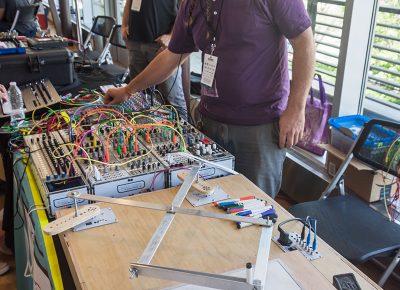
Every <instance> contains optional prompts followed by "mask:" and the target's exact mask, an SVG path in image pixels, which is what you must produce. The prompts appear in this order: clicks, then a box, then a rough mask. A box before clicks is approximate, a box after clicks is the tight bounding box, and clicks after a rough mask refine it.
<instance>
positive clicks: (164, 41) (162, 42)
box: [155, 34, 171, 53]
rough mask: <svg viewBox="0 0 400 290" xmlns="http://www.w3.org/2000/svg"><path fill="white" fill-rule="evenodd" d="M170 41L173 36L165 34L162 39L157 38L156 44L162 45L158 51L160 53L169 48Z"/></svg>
mask: <svg viewBox="0 0 400 290" xmlns="http://www.w3.org/2000/svg"><path fill="white" fill-rule="evenodd" d="M170 40H171V34H163V35H161V36H160V37H158V38H156V40H155V42H157V43H158V44H159V45H160V49H159V50H158V52H159V53H160V52H161V51H163V50H164V49H166V48H167V47H168V45H169V41H170Z"/></svg>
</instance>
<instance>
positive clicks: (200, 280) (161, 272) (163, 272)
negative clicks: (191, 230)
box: [69, 165, 273, 290]
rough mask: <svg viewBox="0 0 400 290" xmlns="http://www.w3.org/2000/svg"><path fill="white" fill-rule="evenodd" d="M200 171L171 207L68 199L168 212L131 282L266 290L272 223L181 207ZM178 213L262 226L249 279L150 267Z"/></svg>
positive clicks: (195, 170) (92, 198)
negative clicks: (151, 280)
mask: <svg viewBox="0 0 400 290" xmlns="http://www.w3.org/2000/svg"><path fill="white" fill-rule="evenodd" d="M201 167H202V165H197V166H193V168H192V170H191V171H190V173H189V174H188V176H187V178H186V179H185V180H184V182H183V184H182V185H181V187H180V189H179V191H178V193H177V194H176V196H175V198H174V199H173V201H172V204H171V205H170V206H166V205H161V204H154V203H146V202H140V201H132V200H127V199H120V198H109V197H102V196H95V195H88V194H80V193H75V192H72V193H70V194H69V196H70V197H72V198H74V199H85V200H90V201H97V202H107V203H112V204H119V205H125V206H133V207H140V208H146V209H152V210H160V211H165V212H166V213H165V216H164V218H163V220H162V221H161V223H160V225H159V226H158V228H157V230H156V231H155V232H154V234H153V236H152V238H151V239H150V241H149V243H148V244H147V247H146V248H145V250H144V252H143V254H142V256H141V257H140V258H139V261H138V262H137V263H131V265H130V268H129V272H130V276H131V278H135V277H136V278H137V277H139V276H150V277H155V278H158V279H166V280H173V281H177V282H182V283H187V284H194V285H198V286H205V287H211V288H217V289H229V290H247V289H248V290H250V289H256V290H262V289H264V284H265V279H266V276H267V265H268V257H269V250H270V245H271V239H272V230H273V227H272V225H273V224H272V221H271V220H269V219H267V220H264V219H256V218H251V217H241V216H232V215H227V214H219V213H213V212H208V211H204V210H196V209H189V208H183V207H181V204H182V202H183V201H184V199H185V197H186V195H187V193H188V192H189V189H190V188H191V186H192V184H193V182H194V181H195V180H196V179H197V176H198V174H199V170H200V168H201ZM177 213H179V214H186V215H193V216H198V217H207V218H215V219H222V220H229V221H235V222H247V223H253V224H257V225H261V226H262V229H261V236H260V241H259V247H258V254H257V259H256V265H255V267H254V270H253V266H252V265H251V264H250V263H247V264H246V265H243V266H244V267H246V269H247V278H246V279H245V278H237V277H231V276H226V275H220V274H212V273H204V272H196V271H190V270H184V269H176V268H167V267H161V266H154V265H150V262H151V260H152V259H153V257H154V255H155V253H156V251H157V249H158V247H159V246H160V244H161V242H162V240H163V238H164V236H165V234H166V233H167V231H168V229H169V227H170V225H171V224H172V221H173V220H174V218H175V214H177Z"/></svg>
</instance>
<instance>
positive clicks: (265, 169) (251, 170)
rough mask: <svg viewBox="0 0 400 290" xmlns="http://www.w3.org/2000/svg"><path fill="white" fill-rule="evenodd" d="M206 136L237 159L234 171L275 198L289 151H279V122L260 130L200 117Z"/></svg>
mask: <svg viewBox="0 0 400 290" xmlns="http://www.w3.org/2000/svg"><path fill="white" fill-rule="evenodd" d="M201 120H202V125H203V132H204V134H206V136H208V137H210V138H211V139H213V140H214V141H215V142H217V143H218V144H219V145H221V146H222V147H224V148H225V149H226V150H228V151H229V152H230V153H231V154H233V155H234V156H235V170H236V171H238V172H239V173H241V174H243V175H244V176H246V177H247V178H248V179H249V180H251V181H252V182H253V183H254V184H256V185H257V186H258V187H259V188H261V189H262V190H263V191H264V192H265V193H267V194H268V195H270V196H271V197H272V198H275V196H276V195H277V194H278V192H279V189H280V187H281V182H282V168H283V162H284V160H285V157H286V149H280V148H279V145H278V143H279V125H278V121H276V122H273V123H269V124H262V125H257V126H239V125H231V124H225V123H221V122H218V121H215V120H212V119H209V118H207V117H205V116H204V115H202V116H201Z"/></svg>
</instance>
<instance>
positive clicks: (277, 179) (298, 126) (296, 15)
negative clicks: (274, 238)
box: [104, 0, 314, 197]
mask: <svg viewBox="0 0 400 290" xmlns="http://www.w3.org/2000/svg"><path fill="white" fill-rule="evenodd" d="M286 39H289V41H290V43H291V45H292V47H293V67H292V81H291V84H290V83H289V73H288V60H287V42H286ZM198 49H200V50H201V51H202V52H203V72H202V98H201V102H200V106H199V110H200V113H201V115H202V122H203V131H204V133H205V134H206V135H208V136H209V137H211V138H213V139H214V140H215V141H217V142H218V143H220V144H221V145H222V146H224V147H225V148H226V149H228V150H229V151H230V152H231V153H232V154H234V155H235V157H236V164H235V166H236V169H237V170H238V171H239V172H241V173H243V174H244V175H245V176H247V177H248V178H249V179H250V180H251V181H253V182H254V183H256V184H257V185H258V186H259V187H260V188H261V189H263V190H264V191H265V192H266V193H268V194H269V195H271V196H272V197H275V196H276V194H277V193H278V191H279V188H280V184H281V175H282V166H283V161H284V158H285V155H286V149H285V148H290V147H292V146H293V145H295V144H296V143H297V142H298V140H299V139H300V138H301V135H302V132H303V129H304V118H305V116H304V108H305V102H306V96H307V94H308V90H309V87H310V84H311V80H312V77H313V74H314V42H313V36H312V31H311V21H310V19H309V17H308V14H307V12H306V10H305V8H304V4H303V1H302V0H226V1H225V0H186V1H184V2H183V3H182V4H181V8H180V11H179V14H178V17H177V19H176V21H175V27H174V30H173V34H172V38H171V42H170V44H169V47H168V49H167V50H166V51H164V52H163V53H162V54H160V55H159V56H158V57H157V58H156V59H154V61H153V62H152V63H151V64H150V65H149V66H148V67H147V68H146V69H145V70H144V71H143V73H142V74H140V75H139V76H138V77H136V78H135V79H134V80H132V81H131V83H130V84H129V85H128V86H127V87H125V88H119V89H111V90H109V91H108V92H107V95H106V97H105V99H104V101H105V103H110V104H117V103H119V102H122V101H124V100H125V99H127V98H129V96H130V95H131V94H132V93H134V92H136V91H138V90H141V89H144V88H146V87H148V86H150V85H153V84H154V83H158V82H161V81H163V80H164V79H166V78H167V77H168V76H169V75H170V74H171V72H172V71H173V70H174V69H175V68H176V67H177V65H178V64H179V62H181V61H184V60H185V59H186V58H187V57H188V56H189V54H190V53H191V52H193V51H196V50H198Z"/></svg>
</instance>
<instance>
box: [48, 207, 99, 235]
mask: <svg viewBox="0 0 400 290" xmlns="http://www.w3.org/2000/svg"><path fill="white" fill-rule="evenodd" d="M98 214H100V207H99V206H97V205H93V204H91V205H86V206H84V207H81V208H79V209H78V216H75V211H73V212H71V213H69V214H67V215H65V216H63V217H61V218H58V219H56V220H55V221H53V222H51V223H48V224H47V225H45V226H44V227H43V232H44V233H45V234H46V235H49V236H54V235H57V234H59V233H62V232H65V231H66V230H69V229H71V228H73V227H75V226H77V225H79V224H81V223H84V222H86V221H88V220H89V219H91V218H93V217H95V216H97V215H98Z"/></svg>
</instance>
